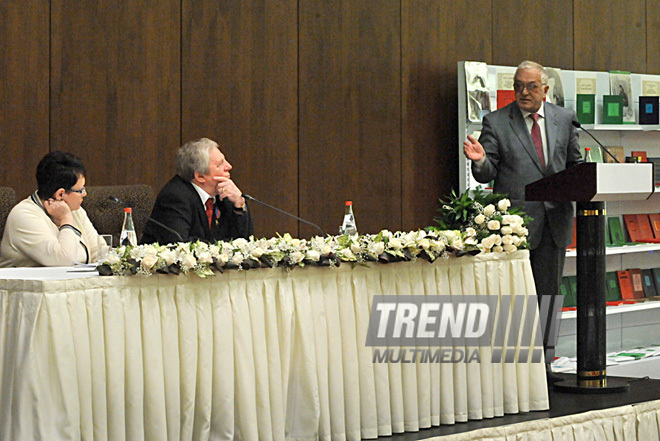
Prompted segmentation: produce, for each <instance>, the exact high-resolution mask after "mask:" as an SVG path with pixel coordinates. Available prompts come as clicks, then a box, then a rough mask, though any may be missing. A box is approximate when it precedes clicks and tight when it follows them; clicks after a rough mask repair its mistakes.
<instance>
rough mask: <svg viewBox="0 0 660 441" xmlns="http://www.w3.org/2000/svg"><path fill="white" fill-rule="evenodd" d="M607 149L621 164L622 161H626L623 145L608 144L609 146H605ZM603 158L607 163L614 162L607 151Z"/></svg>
mask: <svg viewBox="0 0 660 441" xmlns="http://www.w3.org/2000/svg"><path fill="white" fill-rule="evenodd" d="M607 150H609V151H610V153H611V154H612V155H614V157H615V158H616V159H617V161H619V162H620V163H622V164H623V163H624V162H626V155H625V153H624V152H623V146H620V145H609V146H607ZM604 158H605V162H608V163H614V162H616V161H615V160H614V159H612V157H611V156H610V155H608V154H607V153H606V154H605V156H604Z"/></svg>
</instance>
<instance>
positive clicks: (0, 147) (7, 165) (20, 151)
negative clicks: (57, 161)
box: [0, 0, 49, 199]
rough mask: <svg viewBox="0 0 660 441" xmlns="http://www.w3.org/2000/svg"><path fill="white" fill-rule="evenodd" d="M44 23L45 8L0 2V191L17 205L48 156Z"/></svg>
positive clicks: (37, 2) (23, 1) (24, 1)
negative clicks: (6, 189)
mask: <svg viewBox="0 0 660 441" xmlns="http://www.w3.org/2000/svg"><path fill="white" fill-rule="evenodd" d="M48 23H49V8H48V2H44V1H41V0H3V1H2V2H0V36H1V37H0V162H2V166H1V167H0V185H1V186H7V187H12V188H13V189H14V190H15V191H16V193H17V196H18V198H19V199H21V198H24V197H26V196H27V195H28V194H29V193H31V192H33V191H34V190H36V188H37V181H36V179H35V177H34V174H35V170H36V168H37V164H38V163H39V160H40V159H41V158H42V157H43V155H45V154H46V153H47V152H48V75H49V72H48V69H49V67H48V39H49V35H48V27H49V26H48Z"/></svg>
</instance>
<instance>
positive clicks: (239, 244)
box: [232, 237, 248, 252]
mask: <svg viewBox="0 0 660 441" xmlns="http://www.w3.org/2000/svg"><path fill="white" fill-rule="evenodd" d="M232 244H233V245H234V246H235V247H236V248H238V249H239V250H241V251H243V252H245V251H247V247H248V241H247V240H245V239H243V238H242V237H239V238H238V239H234V240H233V241H232Z"/></svg>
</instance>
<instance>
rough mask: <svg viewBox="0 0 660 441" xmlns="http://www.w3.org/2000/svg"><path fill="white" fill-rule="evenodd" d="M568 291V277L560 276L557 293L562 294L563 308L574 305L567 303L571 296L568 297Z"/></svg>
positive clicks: (569, 289)
mask: <svg viewBox="0 0 660 441" xmlns="http://www.w3.org/2000/svg"><path fill="white" fill-rule="evenodd" d="M570 291H571V287H570V285H569V283H568V277H562V278H561V285H559V294H561V295H562V296H564V308H569V307H571V306H575V305H569V303H570V302H571V298H570V295H571V292H570Z"/></svg>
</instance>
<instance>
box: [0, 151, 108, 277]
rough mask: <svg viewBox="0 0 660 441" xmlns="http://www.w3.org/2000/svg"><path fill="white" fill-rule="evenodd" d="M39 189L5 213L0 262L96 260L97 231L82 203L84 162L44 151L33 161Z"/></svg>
mask: <svg viewBox="0 0 660 441" xmlns="http://www.w3.org/2000/svg"><path fill="white" fill-rule="evenodd" d="M37 185H38V190H37V191H36V192H34V193H33V194H32V195H30V196H29V197H28V198H27V199H25V200H23V201H21V202H19V203H18V204H17V205H16V206H15V207H14V208H13V209H12V210H11V212H10V213H9V217H8V218H7V224H6V225H5V233H4V236H3V237H2V244H0V267H17V266H71V265H73V264H74V263H90V262H95V261H96V260H97V254H98V253H97V251H98V233H97V232H96V229H95V228H94V226H93V225H92V223H91V222H90V220H89V218H88V217H87V213H85V210H84V209H82V208H81V207H80V204H82V201H83V198H84V197H85V195H86V194H87V193H86V191H85V167H84V166H83V164H82V162H81V161H80V159H79V158H77V157H76V156H74V155H72V154H70V153H65V152H51V153H48V154H47V155H46V156H44V157H43V159H42V160H41V161H40V162H39V165H38V166H37Z"/></svg>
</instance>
